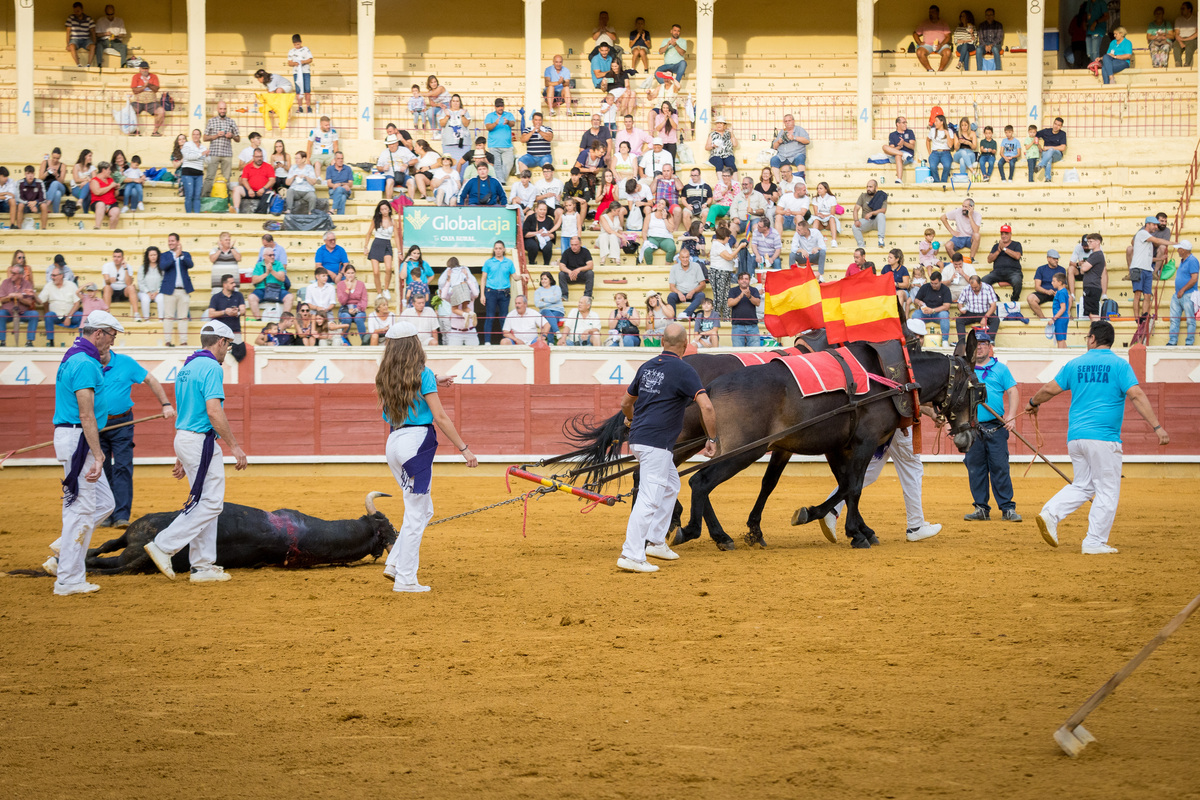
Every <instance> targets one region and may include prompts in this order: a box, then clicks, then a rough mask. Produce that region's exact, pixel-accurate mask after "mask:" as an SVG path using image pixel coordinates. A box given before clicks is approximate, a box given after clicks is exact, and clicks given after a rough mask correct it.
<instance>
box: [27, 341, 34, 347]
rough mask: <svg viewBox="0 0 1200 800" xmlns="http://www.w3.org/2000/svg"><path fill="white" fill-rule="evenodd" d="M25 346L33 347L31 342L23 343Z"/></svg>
mask: <svg viewBox="0 0 1200 800" xmlns="http://www.w3.org/2000/svg"><path fill="white" fill-rule="evenodd" d="M25 346H26V347H33V342H26V343H25Z"/></svg>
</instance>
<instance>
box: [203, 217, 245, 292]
mask: <svg viewBox="0 0 1200 800" xmlns="http://www.w3.org/2000/svg"><path fill="white" fill-rule="evenodd" d="M208 261H209V263H210V264H212V265H213V276H212V286H213V289H215V290H220V288H221V276H222V275H224V274H225V273H230V274H233V275H239V276H240V275H241V268H240V264H241V263H242V254H241V252H240V251H239V250H238V249H237V248H236V247H234V246H233V237H232V236H230V235H229V232H228V231H221V234H220V235H219V236H218V237H217V245H216V247H214V248H213V249H212V250H209V251H208Z"/></svg>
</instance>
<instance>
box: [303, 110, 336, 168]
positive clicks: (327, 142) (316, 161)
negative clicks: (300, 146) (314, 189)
mask: <svg viewBox="0 0 1200 800" xmlns="http://www.w3.org/2000/svg"><path fill="white" fill-rule="evenodd" d="M309 111H310V112H311V111H312V109H309ZM337 149H338V132H337V131H336V130H335V129H334V127H333V122H332V121H331V120H330V119H329V117H321V119H320V121H319V122H318V123H317V127H315V128H313V129H312V130H310V131H309V132H308V144H307V149H306V150H305V152H306V153H307V154H308V163H310V164H312V166H313V169H315V170H318V171H323V170H325V169H326V168H327V167H328V166H329V165H330V164H332V163H333V156H334V153H336V152H337Z"/></svg>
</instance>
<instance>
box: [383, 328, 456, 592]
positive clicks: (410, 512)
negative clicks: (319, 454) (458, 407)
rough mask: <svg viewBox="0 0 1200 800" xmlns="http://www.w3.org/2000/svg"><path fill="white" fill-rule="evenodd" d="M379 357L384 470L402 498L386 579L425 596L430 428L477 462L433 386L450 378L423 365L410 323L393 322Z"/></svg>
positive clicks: (434, 447) (396, 587)
mask: <svg viewBox="0 0 1200 800" xmlns="http://www.w3.org/2000/svg"><path fill="white" fill-rule="evenodd" d="M384 337H385V342H386V344H385V345H384V348H383V358H382V360H381V361H380V362H379V372H377V373H376V374H375V391H376V393H377V394H378V395H379V406H380V408H381V409H382V410H383V419H384V421H385V422H387V423H388V425H390V426H391V428H392V432H391V433H390V434H389V435H388V439H387V447H386V449H385V453H386V455H387V462H388V467H389V468H390V469H391V470H392V475H393V476H395V478H396V483H398V484H400V489H401V490H402V491H403V494H404V522H403V523H402V524H401V526H400V532H399V534H397V536H396V543H395V544H394V545H393V546H392V549H391V552H390V553H388V558H387V566H385V567H384V568H383V574H384V576H385V577H388V578H392V579H393V580H395V584H394V586H393V587H392V588H393V591H397V592H428V591H429V587H428V586H422V585H421V584H419V583H417V569H418V568H419V567H420V564H421V537H422V536H423V535H424V534H425V526H426V525H428V524H429V521H430V520H431V519H433V498H432V497H430V494H429V488H430V484H431V483H432V482H433V456H434V454H435V453H436V452H437V445H438V441H437V433H435V432H434V427H433V426H434V425H437V427H438V428H440V429H441V431H442V433H443V434H445V435H446V437H447V438H448V439H449V440H450V441H451V442H452V443H453V444H454V446H455V447H457V448H458V451H459V452H460V453H462V455H463V458H464V459H465V460H466V462H467V466H468V467H470V468H474V467H477V466H479V459H477V458H476V457H475V454H474V453H472V452H471V448H470V447H468V446H467V443H466V442H464V441H463V440H462V437H461V436H459V435H458V431H456V430H455V429H454V423H453V422H451V421H450V417H449V416H448V415H447V414H446V411H445V409H444V408H442V401H441V399H440V398H439V397H438V386H439V385H441V386H450V385H451V384H453V382H454V379H453V378H443V379H441V380H439V379H438V377H437V376H436V375H434V374H433V370H431V369H429V367H427V366H425V348H423V347H422V346H421V337H420V336H419V335H418V333H417V328H416V326H415V325H413V324H412V323H410V322H397V323H396V324H395V325H393V326H392V327H390V328H388V332H387V333H386V334H384Z"/></svg>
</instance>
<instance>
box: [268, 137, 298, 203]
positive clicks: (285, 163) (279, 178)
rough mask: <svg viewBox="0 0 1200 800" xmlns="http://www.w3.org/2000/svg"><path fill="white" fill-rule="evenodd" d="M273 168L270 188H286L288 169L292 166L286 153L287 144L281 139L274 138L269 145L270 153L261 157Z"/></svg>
mask: <svg viewBox="0 0 1200 800" xmlns="http://www.w3.org/2000/svg"><path fill="white" fill-rule="evenodd" d="M263 160H264V161H266V162H267V163H268V164H270V165H271V167H272V168H273V169H274V170H275V184H274V186H272V187H271V188H272V189H274V190H275V191H276V192H282V191H283V190H285V189H286V188H287V174H288V170H290V169H291V168H292V158H291V156H289V155H288V152H287V145H285V144H284V142H283V140H282V139H276V140H275V144H274V145H272V146H271V154H270V155H269V156H267V157H266V158H264V159H263Z"/></svg>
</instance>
